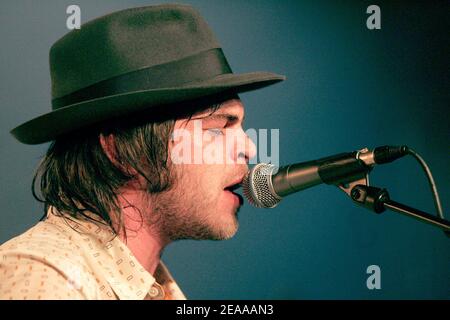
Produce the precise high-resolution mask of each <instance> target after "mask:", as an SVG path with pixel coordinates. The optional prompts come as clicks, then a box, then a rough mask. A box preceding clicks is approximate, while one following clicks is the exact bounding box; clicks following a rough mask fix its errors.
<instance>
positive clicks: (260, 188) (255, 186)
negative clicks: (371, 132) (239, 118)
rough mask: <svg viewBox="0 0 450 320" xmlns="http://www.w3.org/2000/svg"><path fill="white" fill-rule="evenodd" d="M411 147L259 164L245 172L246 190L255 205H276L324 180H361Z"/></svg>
mask: <svg viewBox="0 0 450 320" xmlns="http://www.w3.org/2000/svg"><path fill="white" fill-rule="evenodd" d="M408 150H409V149H408V147H407V146H381V147H377V148H375V149H373V150H369V149H367V148H364V149H361V150H358V151H353V152H349V153H340V154H337V155H333V156H330V157H325V158H321V159H318V160H313V161H307V162H301V163H296V164H291V165H287V166H283V167H280V168H278V167H276V166H274V165H272V164H266V163H259V164H257V165H255V166H254V167H253V168H252V169H251V170H249V171H248V172H247V174H246V175H245V177H244V179H243V181H242V187H243V193H244V196H245V197H246V198H247V200H248V202H249V203H250V204H252V205H253V206H255V207H258V208H274V207H275V206H276V205H278V203H279V202H280V201H281V200H282V199H283V197H285V196H287V195H290V194H292V193H295V192H298V191H301V190H304V189H307V188H310V187H313V186H316V185H318V184H321V183H326V184H331V185H342V184H347V183H350V182H353V181H356V180H359V179H362V178H364V177H365V176H366V175H367V174H368V173H369V172H370V171H371V170H372V168H373V167H374V166H375V165H377V164H384V163H389V162H392V161H394V160H396V159H398V158H401V157H403V156H405V155H406V154H407V153H408Z"/></svg>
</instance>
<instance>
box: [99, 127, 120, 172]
mask: <svg viewBox="0 0 450 320" xmlns="http://www.w3.org/2000/svg"><path fill="white" fill-rule="evenodd" d="M99 139H100V145H101V146H102V149H103V152H105V154H106V156H107V157H108V159H109V161H111V162H112V163H113V164H114V165H115V166H116V167H119V168H120V167H121V166H120V164H119V163H118V162H117V160H116V159H117V153H116V144H115V140H114V135H112V134H109V135H107V136H105V135H103V133H101V134H100V137H99Z"/></svg>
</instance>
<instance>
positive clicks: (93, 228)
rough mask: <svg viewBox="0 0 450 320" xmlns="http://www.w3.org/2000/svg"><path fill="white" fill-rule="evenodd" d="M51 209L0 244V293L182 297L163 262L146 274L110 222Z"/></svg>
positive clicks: (30, 296) (5, 295)
mask: <svg viewBox="0 0 450 320" xmlns="http://www.w3.org/2000/svg"><path fill="white" fill-rule="evenodd" d="M51 210H52V208H50V209H49V213H48V214H47V219H46V220H44V221H41V222H39V223H38V224H36V225H35V226H34V227H32V228H31V229H29V230H28V231H26V232H25V233H23V234H22V235H20V236H18V237H16V238H13V239H11V240H9V241H8V242H6V243H4V244H3V245H2V246H0V299H35V300H40V299H106V300H115V299H120V300H130V299H133V300H143V299H150V300H151V299H167V300H169V299H176V300H184V299H186V297H185V296H184V294H183V293H182V291H181V290H180V288H179V287H178V285H177V284H176V283H175V281H174V280H173V278H172V276H171V274H170V273H169V271H168V270H167V268H166V267H165V265H164V263H162V262H160V264H159V265H158V267H157V269H156V271H155V273H154V276H152V275H151V274H150V273H149V272H147V271H146V270H145V269H144V268H143V267H142V265H141V264H140V263H139V262H138V261H137V259H136V258H135V257H134V256H133V254H132V253H131V251H130V250H129V249H128V247H127V246H126V245H125V244H124V243H123V242H122V241H121V240H120V239H119V237H114V236H113V233H112V232H111V229H110V228H107V227H106V226H105V227H103V226H102V227H99V226H98V225H97V224H94V223H93V222H92V221H89V220H87V219H76V220H75V219H73V218H70V219H69V218H68V217H66V218H65V219H64V218H62V217H60V216H58V215H55V214H53V213H51V212H50V211H51ZM53 210H54V209H53ZM54 212H56V211H54Z"/></svg>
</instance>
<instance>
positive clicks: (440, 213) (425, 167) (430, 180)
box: [406, 147, 444, 219]
mask: <svg viewBox="0 0 450 320" xmlns="http://www.w3.org/2000/svg"><path fill="white" fill-rule="evenodd" d="M406 152H407V154H409V155H411V156H413V157H414V159H416V160H417V161H418V162H419V163H420V166H421V167H422V169H423V170H424V171H425V174H426V175H427V178H428V183H429V184H430V187H431V191H432V192H433V199H434V206H435V207H436V211H437V213H438V216H439V217H440V218H441V219H444V213H443V211H442V205H441V200H440V199H439V194H438V191H437V188H436V183H435V182H434V179H433V175H432V174H431V170H430V168H429V167H428V165H427V163H426V162H425V160H424V159H423V158H422V157H421V156H420V155H419V154H418V153H417V152H416V151H414V150H413V149H411V148H409V147H408V148H407V150H406Z"/></svg>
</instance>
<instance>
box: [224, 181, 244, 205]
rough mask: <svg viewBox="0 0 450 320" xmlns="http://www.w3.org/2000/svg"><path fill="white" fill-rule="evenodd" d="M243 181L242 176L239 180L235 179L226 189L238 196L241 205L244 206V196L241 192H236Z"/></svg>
mask: <svg viewBox="0 0 450 320" xmlns="http://www.w3.org/2000/svg"><path fill="white" fill-rule="evenodd" d="M241 183H242V178H240V179H239V180H236V181H234V182H233V183H232V184H231V185H229V186H228V187H226V188H225V189H224V190H225V191H229V192H231V193H232V194H233V195H235V196H236V197H238V199H239V205H240V206H242V205H243V204H244V198H243V197H242V196H241V195H240V194H238V193H236V192H234V191H236V190H237V189H239V188H240V187H241Z"/></svg>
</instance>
